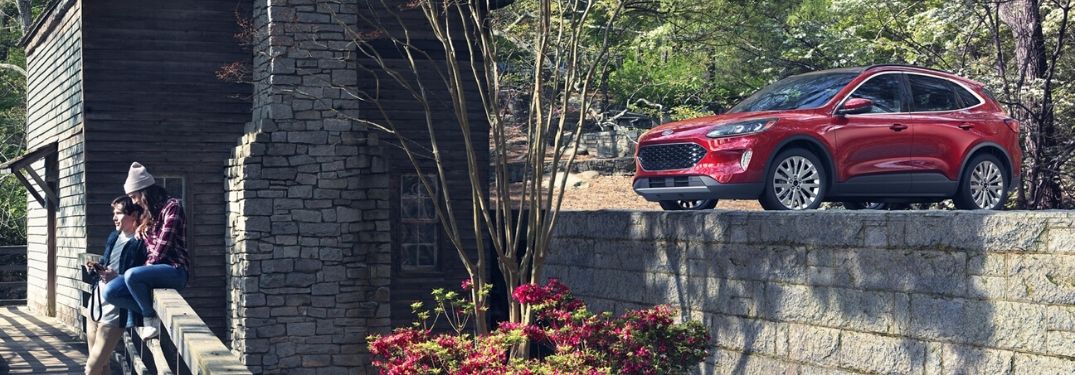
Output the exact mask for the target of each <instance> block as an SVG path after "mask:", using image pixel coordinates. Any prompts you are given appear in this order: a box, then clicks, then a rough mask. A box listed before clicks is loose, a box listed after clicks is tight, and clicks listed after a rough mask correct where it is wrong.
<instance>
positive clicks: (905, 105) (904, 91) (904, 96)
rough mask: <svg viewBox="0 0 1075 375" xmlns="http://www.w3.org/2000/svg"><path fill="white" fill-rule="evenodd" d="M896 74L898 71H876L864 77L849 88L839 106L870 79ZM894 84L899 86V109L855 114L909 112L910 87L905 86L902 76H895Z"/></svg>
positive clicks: (853, 95)
mask: <svg viewBox="0 0 1075 375" xmlns="http://www.w3.org/2000/svg"><path fill="white" fill-rule="evenodd" d="M897 74H898V72H881V73H878V74H874V75H872V76H870V77H869V78H866V79H865V80H863V81H862V82H861V83H859V84H858V85H856V86H855V89H854V90H851V92H850V93H848V94H847V97H846V98H845V99H844V100H843V101H841V102H840V106H843V105H844V102H845V101H847V100H848V99H852V98H854V97H855V93H856V92H858V91H859V89H861V88H862V86H865V85H866V84H867V83H869V82H870V81H872V80H874V79H876V78H878V77H881V76H886V75H897ZM896 85H897V86H899V93H898V96H899V97H900V99H901V102H900V110H898V111H895V112H870V113H858V114H857V115H891V114H896V113H907V112H909V111H910V109H911V101H910V100H909V95H908V94H909V92H910V89H909V87H908V86H907V81H906V80H905V79H903V77H899V76H897V77H896Z"/></svg>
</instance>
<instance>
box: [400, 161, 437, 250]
mask: <svg viewBox="0 0 1075 375" xmlns="http://www.w3.org/2000/svg"><path fill="white" fill-rule="evenodd" d="M426 181H428V182H429V183H431V184H433V189H432V190H433V194H434V195H435V194H437V185H436V183H437V181H436V180H435V179H434V178H433V177H432V176H427V177H426ZM399 185H400V194H399V197H400V202H399V208H400V213H399V217H400V233H401V236H400V241H399V244H400V250H401V254H400V266H401V267H402V268H403V269H407V270H429V269H433V268H435V267H436V266H437V252H438V251H437V250H438V249H437V248H438V246H437V225H438V223H437V212H436V210H435V209H434V208H433V199H434V197H433V196H430V195H429V191H427V190H426V187H425V186H424V185H422V181H421V180H420V179H419V178H418V175H415V174H405V175H403V176H401V178H400V184H399Z"/></svg>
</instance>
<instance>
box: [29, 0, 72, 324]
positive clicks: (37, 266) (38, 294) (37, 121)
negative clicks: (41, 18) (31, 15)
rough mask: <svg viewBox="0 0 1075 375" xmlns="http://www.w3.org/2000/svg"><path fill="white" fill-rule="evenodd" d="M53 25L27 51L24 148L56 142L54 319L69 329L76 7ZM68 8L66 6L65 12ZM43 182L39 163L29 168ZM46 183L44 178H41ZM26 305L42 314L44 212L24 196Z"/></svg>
mask: <svg viewBox="0 0 1075 375" xmlns="http://www.w3.org/2000/svg"><path fill="white" fill-rule="evenodd" d="M62 3H64V5H61V6H58V7H57V8H56V12H57V13H55V15H54V16H55V17H56V19H57V20H58V21H57V23H56V24H55V27H54V28H51V30H50V33H49V35H42V36H39V37H38V38H37V39H35V41H36V43H35V44H33V45H28V46H27V49H28V50H29V51H30V53H29V54H28V56H27V73H28V79H27V86H28V88H27V148H28V149H34V148H37V147H39V146H42V145H44V144H46V143H50V142H59V150H58V156H57V157H58V165H59V170H58V174H57V175H54V176H50V177H51V178H55V179H57V181H56V182H57V184H58V188H59V189H58V190H59V191H58V195H59V197H60V204H59V206H58V209H57V213H56V225H57V228H58V229H57V233H56V247H57V249H56V250H57V253H56V256H57V259H56V271H55V272H56V282H57V285H56V314H57V316H58V317H60V318H61V320H62V321H64V322H65V323H66V324H69V325H72V326H74V325H75V324H77V323H76V321H77V320H76V317H77V313H78V303H79V298H78V297H79V296H78V289H77V287H76V285H77V283H78V282H79V281H80V277H81V275H80V274H79V271H78V267H77V265H76V263H77V262H78V254H79V253H82V252H84V251H85V249H86V234H85V230H84V225H85V200H84V199H83V193H84V191H85V186H86V185H85V173H84V172H85V164H84V160H85V152H84V148H83V137H82V135H83V134H82V129H83V116H82V112H83V111H82V22H81V21H82V16H81V13H82V9H81V1H68V2H62ZM68 5H69V6H68ZM34 168H35V169H36V170H37V172H38V174H40V175H41V176H47V175H46V173H45V163H44V162H43V161H42V162H38V163H36V164H35V165H34ZM46 178H49V177H46ZM27 196H28V198H27V204H28V205H29V210H28V212H27V216H28V218H27V224H28V225H27V247H28V249H27V258H28V259H27V263H28V269H27V277H28V282H27V283H28V286H29V288H28V291H27V304H28V305H29V306H30V307H31V308H32V309H34V310H35V311H37V312H45V311H47V277H48V276H47V275H48V259H47V237H48V225H47V211H46V210H45V209H44V208H42V207H41V206H40V205H39V204H38V203H37V201H35V200H34V199H33V198H31V197H29V195H27Z"/></svg>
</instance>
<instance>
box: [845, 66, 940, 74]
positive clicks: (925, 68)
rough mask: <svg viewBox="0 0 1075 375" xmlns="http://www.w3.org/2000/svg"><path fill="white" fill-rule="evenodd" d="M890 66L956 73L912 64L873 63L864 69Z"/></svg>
mask: <svg viewBox="0 0 1075 375" xmlns="http://www.w3.org/2000/svg"><path fill="white" fill-rule="evenodd" d="M889 66H892V67H899V68H915V69H922V70H932V71H934V72H938V73H944V74H954V73H952V72H946V71H943V70H940V69H934V68H927V67H924V66H918V65H911V64H873V65H870V66H867V67H866V69H863V71H866V70H870V69H873V68H884V67H889Z"/></svg>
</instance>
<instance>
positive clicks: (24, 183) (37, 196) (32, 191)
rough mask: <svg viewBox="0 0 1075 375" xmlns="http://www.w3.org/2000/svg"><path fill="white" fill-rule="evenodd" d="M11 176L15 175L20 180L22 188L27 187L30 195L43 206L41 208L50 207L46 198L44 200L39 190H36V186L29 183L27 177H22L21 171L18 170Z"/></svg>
mask: <svg viewBox="0 0 1075 375" xmlns="http://www.w3.org/2000/svg"><path fill="white" fill-rule="evenodd" d="M11 174H13V175H15V178H17V179H19V182H21V183H22V186H25V187H26V190H27V191H29V192H30V195H33V196H34V199H37V203H39V204H41V208H47V207H48V205H47V204H45V198H42V197H41V194H38V193H37V189H34V184H31V183H30V181H28V180H27V179H26V177H24V176H23V175H22V173H19V171H17V170H16V171H12V173H11Z"/></svg>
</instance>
